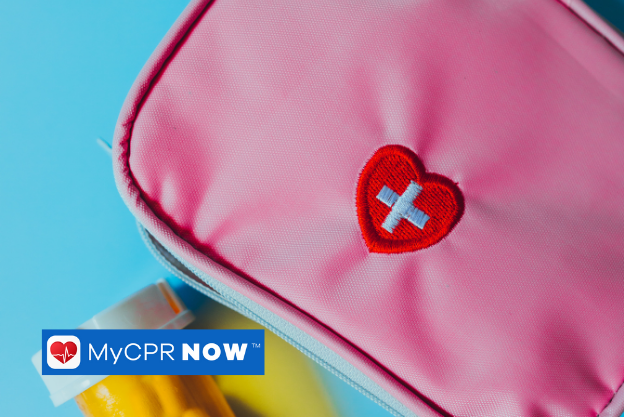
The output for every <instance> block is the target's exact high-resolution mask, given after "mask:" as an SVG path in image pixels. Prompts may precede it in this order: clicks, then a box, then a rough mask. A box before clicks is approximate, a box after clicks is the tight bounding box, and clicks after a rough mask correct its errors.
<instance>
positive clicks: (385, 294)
mask: <svg viewBox="0 0 624 417" xmlns="http://www.w3.org/2000/svg"><path fill="white" fill-rule="evenodd" d="M623 45H624V41H623V39H622V38H621V37H620V36H619V35H618V34H617V33H616V32H615V31H614V30H613V29H611V28H610V27H609V26H607V25H606V24H605V23H604V22H603V21H602V20H600V19H599V18H598V17H597V16H596V15H595V14H593V13H592V12H591V11H590V10H589V9H588V8H587V7H586V6H584V5H583V4H582V3H580V2H576V1H570V0H568V1H565V2H562V1H556V0H436V1H429V0H407V1H404V0H403V1H402V0H397V1H379V0H375V1H368V0H360V1H357V2H352V1H349V0H345V1H326V0H318V1H301V2H293V1H283V0H275V1H264V0H259V1H256V2H241V1H238V0H216V1H214V2H212V3H211V2H209V1H205V0H196V1H193V2H191V4H190V5H189V6H188V8H187V9H186V10H185V12H184V13H183V14H182V16H181V17H180V18H179V19H178V21H177V22H176V24H175V25H174V27H173V28H172V29H171V31H170V32H169V33H168V35H167V36H166V38H165V39H164V40H163V42H162V43H161V44H160V46H159V47H158V49H157V50H156V51H155V53H154V55H153V56H152V58H151V59H150V60H149V62H148V63H147V64H146V66H145V68H144V69H143V71H142V72H141V74H140V75H139V77H138V79H137V81H136V82H135V85H134V86H133V88H132V90H131V92H130V94H129V96H128V98H127V100H126V102H125V105H124V108H123V110H122V113H121V116H120V118H119V122H118V125H117V129H116V133H115V143H114V171H115V176H116V181H117V185H118V188H119V191H120V193H121V195H122V197H123V199H124V201H125V202H126V204H127V205H128V207H129V208H130V210H131V211H132V213H133V214H134V215H135V216H136V218H137V220H138V222H139V223H140V225H141V232H142V233H143V235H144V237H145V240H146V242H147V244H148V246H149V247H150V248H151V249H152V250H153V252H154V254H155V255H156V256H157V257H158V258H159V259H160V260H161V261H163V262H164V263H165V264H166V265H167V266H168V267H169V268H170V269H171V271H172V272H174V273H175V274H176V275H178V276H180V277H181V278H182V279H184V280H185V281H186V282H188V283H190V284H191V285H193V286H195V287H196V288H198V289H199V290H200V291H202V292H204V293H206V294H208V295H210V296H212V297H214V298H216V299H218V300H220V301H221V302H223V303H225V304H227V305H229V306H231V307H232V308H235V309H236V310H238V311H240V312H242V313H243V314H246V315H247V316H249V317H252V318H254V319H255V320H258V321H259V322H261V323H262V324H264V325H265V326H268V327H269V328H270V329H272V330H273V331H275V332H276V333H278V334H279V335H281V336H282V337H284V338H286V339H287V340H289V341H290V342H291V343H293V344H294V345H295V346H297V347H298V348H299V349H301V350H302V351H304V352H305V353H306V354H308V355H310V356H311V357H313V358H314V359H315V360H317V361H318V362H319V363H320V364H321V365H323V366H325V367H326V368H328V369H330V370H331V371H332V372H334V373H336V374H338V375H339V376H340V377H341V378H343V379H345V380H346V381H348V382H349V383H351V384H352V385H353V386H355V387H356V388H358V389H359V390H360V391H362V392H363V393H364V394H366V395H368V396H369V397H371V398H373V399H374V400H375V401H377V402H378V403H379V404H381V405H382V406H383V407H384V408H386V409H387V410H389V411H390V412H392V413H394V414H395V415H401V416H414V415H417V416H421V417H426V416H535V417H537V416H575V417H581V416H583V417H585V416H596V415H600V416H601V417H609V416H619V415H620V414H621V413H622V412H623V411H624V389H622V388H621V387H622V383H623V382H624V54H623V51H624V46H623Z"/></svg>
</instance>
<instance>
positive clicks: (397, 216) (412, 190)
mask: <svg viewBox="0 0 624 417" xmlns="http://www.w3.org/2000/svg"><path fill="white" fill-rule="evenodd" d="M421 191H422V187H421V186H420V185H418V184H417V183H415V182H414V181H410V185H408V186H407V189H406V190H405V192H404V193H403V194H402V195H398V194H397V193H395V192H394V191H393V190H392V189H391V188H389V187H387V186H385V185H384V186H383V188H382V189H381V191H380V192H379V194H377V199H378V200H379V201H381V202H382V203H384V204H385V205H387V206H388V207H391V208H392V210H391V211H390V213H389V214H388V216H386V219H385V220H384V222H383V224H382V225H381V227H383V228H384V229H385V230H387V231H388V232H390V233H392V232H393V231H394V229H395V228H396V227H397V226H398V225H399V222H400V221H401V219H405V220H407V221H408V222H410V223H412V224H413V225H414V226H416V227H418V228H419V229H420V230H422V229H424V227H425V224H426V223H427V221H428V220H429V216H428V215H427V214H426V213H425V212H423V211H421V210H419V209H417V208H416V207H414V200H416V197H418V194H420V192H421Z"/></svg>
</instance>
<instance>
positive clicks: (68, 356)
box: [52, 347, 76, 363]
mask: <svg viewBox="0 0 624 417" xmlns="http://www.w3.org/2000/svg"><path fill="white" fill-rule="evenodd" d="M52 356H56V359H58V360H60V361H61V362H63V363H67V361H68V360H70V359H71V358H72V357H74V356H76V355H72V354H71V353H69V352H68V351H67V347H66V348H65V352H64V353H53V354H52ZM59 357H60V358H63V359H60V358H59Z"/></svg>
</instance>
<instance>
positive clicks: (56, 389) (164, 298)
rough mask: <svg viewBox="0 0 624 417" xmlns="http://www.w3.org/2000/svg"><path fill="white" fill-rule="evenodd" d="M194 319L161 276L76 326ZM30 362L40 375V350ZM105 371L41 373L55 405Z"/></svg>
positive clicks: (167, 325) (173, 323) (147, 325)
mask: <svg viewBox="0 0 624 417" xmlns="http://www.w3.org/2000/svg"><path fill="white" fill-rule="evenodd" d="M194 319H195V316H193V313H191V312H190V311H189V310H188V309H187V308H186V306H185V305H184V303H182V301H181V300H180V299H179V298H178V296H177V295H176V293H175V292H174V291H173V290H172V289H171V287H170V286H169V284H168V283H167V281H165V280H164V279H160V280H158V281H157V282H156V284H152V285H149V286H147V287H145V288H143V289H142V290H141V291H139V292H137V293H135V294H133V295H131V296H130V297H128V298H126V299H125V300H123V301H120V302H119V303H117V304H115V305H114V306H112V307H109V308H107V309H106V310H104V311H102V312H101V313H99V314H96V315H95V316H93V318H92V319H91V320H88V321H86V322H85V323H83V324H82V325H81V326H78V328H79V329H112V330H117V329H181V328H183V327H185V326H186V325H188V324H189V323H190V322H192V321H193V320H194ZM32 362H33V364H34V365H35V368H37V372H39V375H41V351H39V352H37V353H35V355H34V356H33V357H32ZM107 376H108V375H41V378H42V379H43V382H44V383H45V384H46V386H47V387H48V390H49V391H50V399H52V402H53V403H54V405H55V406H57V407H58V406H59V405H61V404H63V403H64V402H65V401H67V400H70V399H72V398H74V397H75V396H76V395H78V394H80V393H81V392H83V391H85V390H86V389H88V388H90V387H92V386H93V385H95V384H97V383H98V382H100V381H101V380H103V379H104V378H106V377H107Z"/></svg>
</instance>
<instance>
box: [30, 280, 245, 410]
mask: <svg viewBox="0 0 624 417" xmlns="http://www.w3.org/2000/svg"><path fill="white" fill-rule="evenodd" d="M194 318H195V317H194V316H193V314H192V313H191V312H190V311H189V310H188V309H187V308H186V306H185V305H184V304H183V303H182V301H181V300H180V299H179V298H178V296H177V295H176V294H175V292H174V291H173V290H172V289H171V287H170V286H169V284H167V282H166V281H165V280H159V281H158V282H157V283H156V284H153V285H149V286H147V287H145V288H143V289H142V290H140V291H139V292H137V293H135V294H133V295H132V296H130V297H128V298H126V299H125V300H123V301H121V302H119V303H117V304H115V305H114V306H112V307H110V308H108V309H106V310H104V311H102V312H101V313H99V314H97V315H95V316H94V317H93V318H92V319H90V320H89V321H87V322H85V323H83V324H82V325H81V326H79V327H78V328H79V329H181V328H183V327H185V326H186V325H188V324H189V323H190V322H191V321H193V320H194ZM32 362H33V364H34V365H35V368H37V371H38V372H39V375H41V351H39V352H37V353H36V354H35V355H34V356H33V358H32ZM41 378H42V379H43V382H44V383H45V384H46V386H47V387H48V390H49V391H50V399H51V400H52V402H53V403H54V405H55V406H58V405H60V404H63V403H64V402H66V401H68V400H70V399H71V398H74V399H75V400H76V403H77V404H78V407H79V408H80V410H81V411H82V412H83V414H84V415H85V416H87V417H119V416H125V417H234V413H233V412H232V410H231V409H230V407H229V405H228V404H227V402H226V400H225V398H224V396H223V394H222V393H221V391H220V390H219V388H218V387H217V385H216V384H215V382H214V380H213V379H212V377H210V376H207V375H206V376H204V375H184V376H176V375H111V376H106V375H41Z"/></svg>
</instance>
